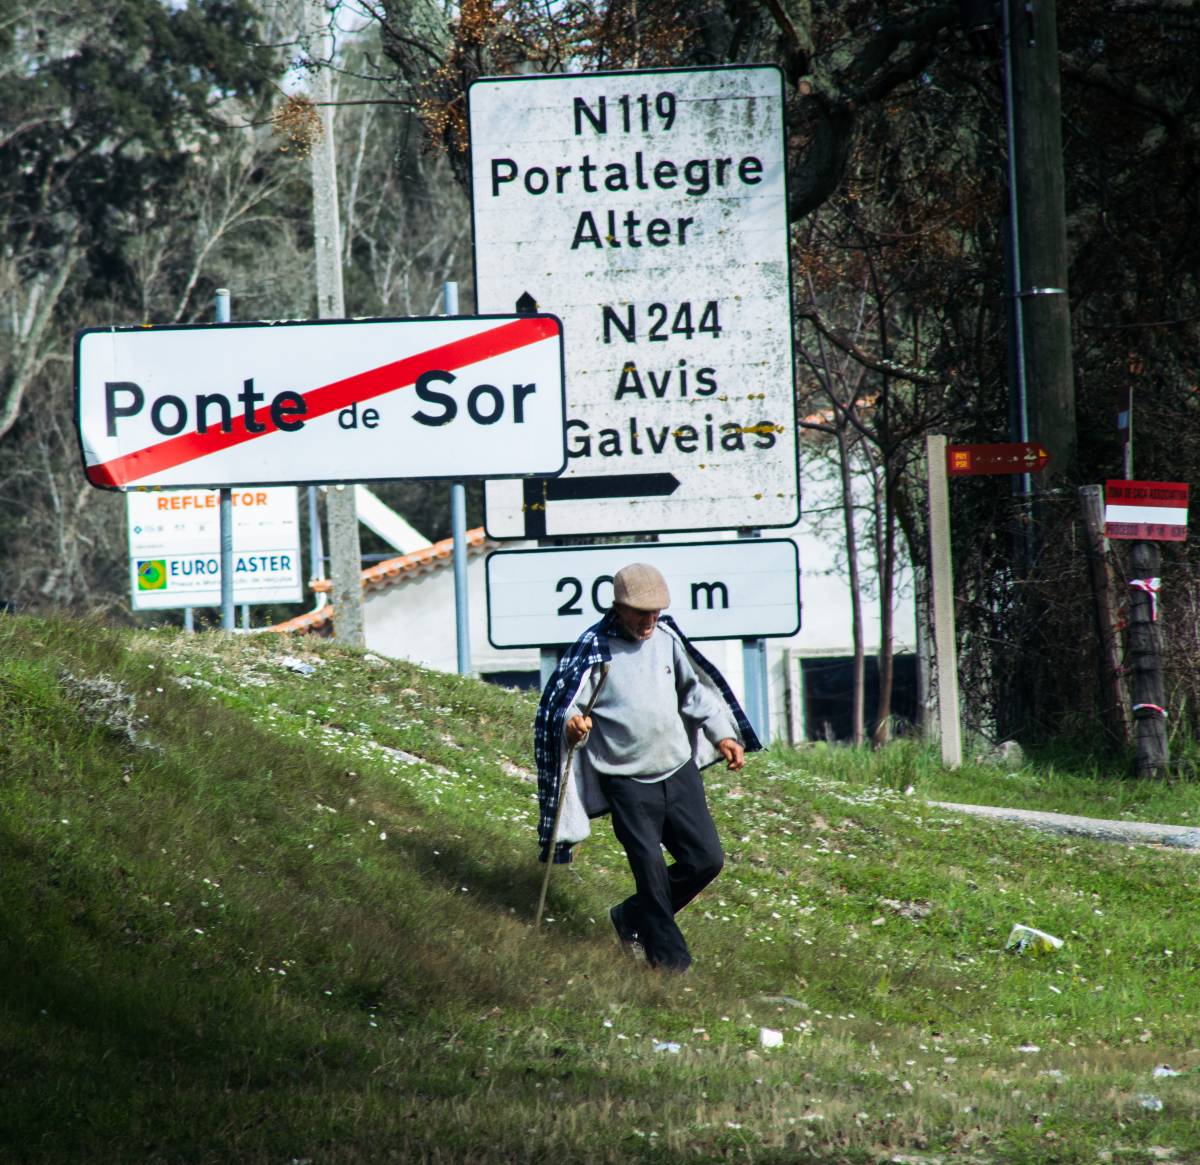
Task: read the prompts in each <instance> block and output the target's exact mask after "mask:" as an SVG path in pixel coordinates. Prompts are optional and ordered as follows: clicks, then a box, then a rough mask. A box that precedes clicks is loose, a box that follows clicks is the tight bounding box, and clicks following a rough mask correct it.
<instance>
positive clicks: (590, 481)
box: [521, 473, 679, 538]
mask: <svg viewBox="0 0 1200 1165" xmlns="http://www.w3.org/2000/svg"><path fill="white" fill-rule="evenodd" d="M678 488H679V479H678V478H677V477H676V476H675V475H674V474H673V473H614V474H605V475H603V476H600V477H527V478H526V479H525V481H524V483H523V490H522V499H521V500H522V501H523V502H524V505H523V507H522V508H523V509H524V511H525V537H526V538H545V537H546V503H547V502H566V501H572V502H579V501H594V500H599V499H601V498H656V497H657V498H665V497H669V496H670V495H671V494H673V493H674V492H675V491H676V490H677V489H678Z"/></svg>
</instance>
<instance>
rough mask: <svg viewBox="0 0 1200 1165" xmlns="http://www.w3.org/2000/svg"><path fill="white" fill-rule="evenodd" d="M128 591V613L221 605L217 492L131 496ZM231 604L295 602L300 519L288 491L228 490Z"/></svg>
mask: <svg viewBox="0 0 1200 1165" xmlns="http://www.w3.org/2000/svg"><path fill="white" fill-rule="evenodd" d="M125 499H126V513H127V515H128V519H129V591H130V595H131V598H132V603H133V609H134V610H135V611H159V610H166V609H168V608H171V607H217V606H220V603H221V511H220V494H219V492H218V491H216V490H202V489H197V490H131V491H130V492H129V493H127V494H126V495H125ZM230 500H231V501H232V503H233V507H232V508H233V601H234V602H235V603H298V602H300V600H301V599H302V598H303V587H302V580H301V577H300V521H299V508H298V505H297V500H296V489H295V487H294V486H256V487H253V488H244V487H243V488H240V489H234V490H231V491H230Z"/></svg>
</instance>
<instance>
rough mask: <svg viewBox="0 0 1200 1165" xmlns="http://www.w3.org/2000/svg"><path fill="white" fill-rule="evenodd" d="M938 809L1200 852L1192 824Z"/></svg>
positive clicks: (1198, 831)
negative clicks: (1163, 823) (1164, 823)
mask: <svg viewBox="0 0 1200 1165" xmlns="http://www.w3.org/2000/svg"><path fill="white" fill-rule="evenodd" d="M929 804H930V805H936V806H937V807H938V808H939V809H952V810H954V811H955V812H956V813H969V814H971V815H972V816H974V817H988V818H991V819H993V820H996V821H1012V822H1015V823H1016V824H1018V825H1027V826H1029V827H1030V828H1032V829H1041V830H1044V831H1045V832H1047V833H1058V834H1066V835H1069V836H1072V837H1092V838H1096V839H1097V840H1099V841H1119V842H1123V843H1125V844H1127V845H1161V846H1170V847H1171V848H1172V849H1186V850H1200V828H1196V827H1195V826H1191V825H1153V824H1150V823H1149V822H1144V821H1105V820H1103V819H1101V818H1098V817H1073V816H1071V815H1070V814H1067V813H1043V812H1040V811H1037V810H1033V809H998V808H996V807H994V806H991V805H959V804H957V803H956V802H953V801H930V802H929Z"/></svg>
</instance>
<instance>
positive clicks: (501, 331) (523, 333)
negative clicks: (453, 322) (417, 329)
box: [87, 316, 558, 487]
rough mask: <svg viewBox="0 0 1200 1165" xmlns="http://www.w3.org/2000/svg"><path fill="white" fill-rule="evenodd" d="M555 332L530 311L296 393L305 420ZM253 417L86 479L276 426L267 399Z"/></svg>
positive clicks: (131, 473)
mask: <svg viewBox="0 0 1200 1165" xmlns="http://www.w3.org/2000/svg"><path fill="white" fill-rule="evenodd" d="M556 335H558V321H557V320H555V319H553V318H550V317H547V316H532V317H530V318H529V319H518V320H512V321H510V322H509V323H505V324H501V325H500V326H499V327H496V328H490V329H489V330H488V331H486V332H480V333H478V334H477V335H474V336H466V337H464V338H463V339H461V340H454V341H452V342H451V343H449V344H443V345H441V346H440V347H438V348H430V349H429V350H428V351H426V352H419V353H418V354H417V355H415V356H406V357H405V358H404V359H403V360H396V361H394V362H393V363H391V364H384V365H383V366H382V367H380V368H369V369H367V371H366V372H359V373H356V374H355V375H354V376H347V377H346V378H345V379H344V380H335V381H334V382H333V383H332V384H326V385H322V386H321V387H320V388H313V389H310V390H309V391H308V392H306V393H303V394H301V395H303V397H304V402H305V404H306V405H307V408H308V411H307V412H306V414H305V416H304V420H305V421H311V420H313V419H314V418H315V417H320V416H324V415H325V414H326V413H332V412H336V411H337V410H338V409H344V408H346V407H347V406H348V405H351V404H354V403H356V402H362V401H366V400H370V399H371V398H372V397H376V396H382V395H383V394H384V393H386V392H395V391H396V389H398V388H407V387H409V386H410V385H412V384H415V383H416V381H417V377H419V376H420V375H421V374H422V373H423V372H427V371H429V370H430V369H433V368H436V369H439V370H441V371H444V372H451V371H453V370H454V369H456V368H465V367H466V366H467V365H468V364H478V363H479V362H480V361H481V360H487V359H490V358H491V357H493V356H502V355H504V354H505V353H506V352H513V351H516V349H518V348H524V347H527V346H528V345H530V344H536V343H538V342H539V341H540V340H546V339H549V338H550V337H551V336H556ZM253 419H254V421H255V422H257V423H258V424H260V425H265V426H266V427H265V428H264V429H263V431H262V432H258V433H255V432H251V431H249V430H248V429H247V428H246V418H245V417H244V416H242V417H235V418H234V420H233V423H232V425H231V426H230V430H229V432H228V433H226V432H223V431H221V430H216V431H214V430H211V429H210V430H209V431H208V432H207V433H198V432H191V433H180V434H179V435H178V436H177V437H169V438H167V440H165V441H160V442H159V443H158V444H157V445H148V446H146V448H145V449H139V450H137V452H135V453H124V454H122V455H121V456H120V457H114V458H113V459H112V460H111V461H103V462H98V463H97V464H95V465H89V466H88V467H87V477H88V480H89V481H90V482H91V483H92V484H93V485H99V486H110V487H111V486H122V485H126V484H128V483H129V482H131V481H137V480H138V479H140V478H143V477H149V476H150V475H151V474H154V473H161V472H163V470H166V469H173V468H174V467H175V466H176V465H182V464H183V463H184V462H185V461H195V460H196V459H197V458H199V457H206V456H208V455H209V454H210V453H217V452H220V451H221V450H222V449H229V448H232V447H233V446H234V445H240V444H241V443H242V442H243V441H252V440H253V439H254V438H255V437H263V436H266V434H267V433H272V432H275V430H276V429H277V427H278V426H276V425H275V423H274V421H273V420H272V419H271V408H270V406H269V405H263V406H262V407H261V408H259V409H258V410H257V411H256V412H255V413H254V417H253Z"/></svg>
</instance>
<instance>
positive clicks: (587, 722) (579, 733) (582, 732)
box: [567, 716, 592, 744]
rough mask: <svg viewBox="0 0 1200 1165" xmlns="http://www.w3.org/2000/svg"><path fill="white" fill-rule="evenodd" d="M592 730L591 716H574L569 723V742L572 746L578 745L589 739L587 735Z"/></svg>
mask: <svg viewBox="0 0 1200 1165" xmlns="http://www.w3.org/2000/svg"><path fill="white" fill-rule="evenodd" d="M591 730H592V718H591V717H590V716H572V717H571V719H570V720H568V721H567V741H568V743H570V744H578V743H579V742H580V741H581V740H585V739H586V738H587V734H588V733H589V732H591Z"/></svg>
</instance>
